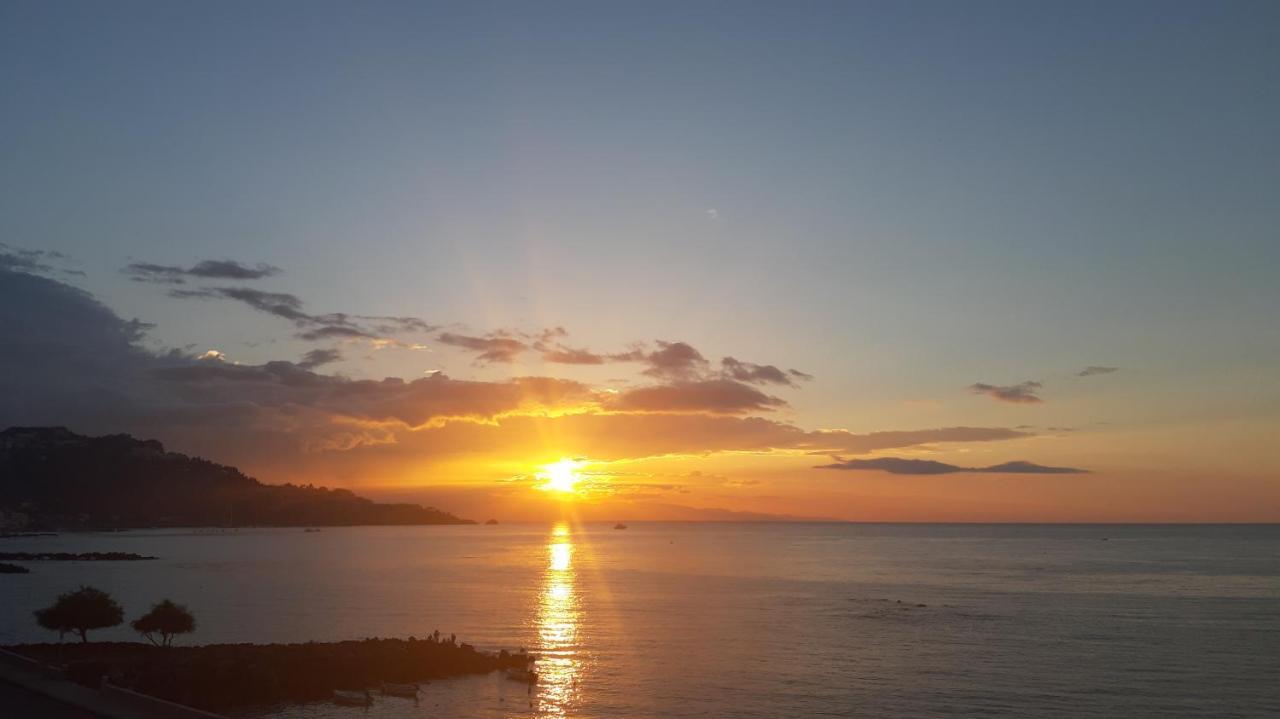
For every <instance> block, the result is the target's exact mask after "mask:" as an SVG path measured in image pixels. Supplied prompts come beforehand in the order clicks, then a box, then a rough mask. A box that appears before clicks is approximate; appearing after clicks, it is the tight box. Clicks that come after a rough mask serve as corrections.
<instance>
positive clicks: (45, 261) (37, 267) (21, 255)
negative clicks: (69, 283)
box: [0, 242, 84, 276]
mask: <svg viewBox="0 0 1280 719" xmlns="http://www.w3.org/2000/svg"><path fill="white" fill-rule="evenodd" d="M70 259H71V258H69V257H68V256H67V255H64V254H63V253H61V252H57V251H54V250H28V249H24V248H21V247H14V246H12V245H7V244H5V243H3V242H0V271H7V272H26V273H29V274H33V275H46V274H52V273H62V274H66V275H81V276H83V275H84V273H83V272H81V271H79V270H68V269H64V268H61V267H56V266H54V264H53V263H64V262H66V261H68V260H70Z"/></svg>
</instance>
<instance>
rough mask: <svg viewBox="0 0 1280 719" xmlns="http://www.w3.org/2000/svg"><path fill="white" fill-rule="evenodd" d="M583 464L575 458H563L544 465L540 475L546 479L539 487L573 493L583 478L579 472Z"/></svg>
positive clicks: (551, 490) (562, 492)
mask: <svg viewBox="0 0 1280 719" xmlns="http://www.w3.org/2000/svg"><path fill="white" fill-rule="evenodd" d="M582 464H583V463H582V462H579V461H577V460H573V459H561V460H560V461H558V462H552V463H551V464H546V465H543V466H542V471H540V472H538V477H540V478H541V479H542V480H544V481H543V483H542V484H541V485H539V486H538V489H542V490H545V491H550V492H559V493H561V494H572V493H573V492H574V491H575V487H576V485H577V484H578V481H579V480H580V479H581V476H579V474H578V468H579V467H581V466H582Z"/></svg>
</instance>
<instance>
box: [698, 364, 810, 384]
mask: <svg viewBox="0 0 1280 719" xmlns="http://www.w3.org/2000/svg"><path fill="white" fill-rule="evenodd" d="M720 371H721V373H722V374H723V375H724V376H725V377H728V378H729V379H733V380H737V381H739V382H748V383H751V384H781V385H787V386H788V387H794V386H795V380H797V379H802V380H811V379H813V377H812V376H810V375H807V374H805V373H804V372H800V371H799V370H788V371H786V372H783V371H782V370H780V369H778V368H777V367H774V366H773V365H771V364H763V365H762V364H754V363H751V362H741V361H739V360H736V359H734V358H733V357H725V358H723V359H721V360H720Z"/></svg>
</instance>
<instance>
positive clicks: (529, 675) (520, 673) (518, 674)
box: [507, 668, 538, 684]
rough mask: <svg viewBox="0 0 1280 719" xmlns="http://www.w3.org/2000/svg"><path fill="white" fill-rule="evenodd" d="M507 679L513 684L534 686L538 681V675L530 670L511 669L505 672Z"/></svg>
mask: <svg viewBox="0 0 1280 719" xmlns="http://www.w3.org/2000/svg"><path fill="white" fill-rule="evenodd" d="M507 678H508V679H510V680H511V681H515V682H524V683H525V684H535V683H537V681H538V673H537V672H535V671H533V670H532V669H519V668H511V669H508V670H507Z"/></svg>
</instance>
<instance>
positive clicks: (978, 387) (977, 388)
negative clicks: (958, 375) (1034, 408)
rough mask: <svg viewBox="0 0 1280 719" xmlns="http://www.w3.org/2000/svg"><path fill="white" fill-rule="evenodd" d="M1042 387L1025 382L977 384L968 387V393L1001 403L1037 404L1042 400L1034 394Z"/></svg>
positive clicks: (1031, 382)
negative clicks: (983, 395)
mask: <svg viewBox="0 0 1280 719" xmlns="http://www.w3.org/2000/svg"><path fill="white" fill-rule="evenodd" d="M1041 386H1042V385H1041V384H1040V383H1039V382H1033V381H1031V380H1027V381H1026V382H1019V383H1018V384H1010V385H995V384H984V383H982V382H978V383H976V384H971V385H969V391H970V392H973V393H974V394H985V395H987V396H988V397H991V398H993V399H997V400H1000V401H1001V402H1012V403H1014V404H1037V403H1039V402H1043V401H1044V400H1042V399H1040V397H1039V396H1038V395H1037V394H1036V392H1038V391H1039V390H1040V387H1041Z"/></svg>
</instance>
